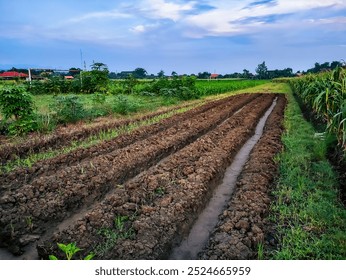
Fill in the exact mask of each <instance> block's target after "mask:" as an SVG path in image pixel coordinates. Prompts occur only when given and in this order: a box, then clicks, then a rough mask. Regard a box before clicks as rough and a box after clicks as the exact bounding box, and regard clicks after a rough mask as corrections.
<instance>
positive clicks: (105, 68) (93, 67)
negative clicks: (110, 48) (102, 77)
mask: <svg viewBox="0 0 346 280" xmlns="http://www.w3.org/2000/svg"><path fill="white" fill-rule="evenodd" d="M90 67H91V70H97V71H107V72H108V66H107V65H106V64H104V63H102V62H93V64H91V65H90Z"/></svg>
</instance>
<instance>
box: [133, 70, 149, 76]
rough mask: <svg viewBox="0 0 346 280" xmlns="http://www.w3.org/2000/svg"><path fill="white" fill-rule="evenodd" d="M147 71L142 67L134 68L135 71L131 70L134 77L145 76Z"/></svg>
mask: <svg viewBox="0 0 346 280" xmlns="http://www.w3.org/2000/svg"><path fill="white" fill-rule="evenodd" d="M147 74H148V72H147V70H145V69H144V68H136V69H135V71H133V76H134V77H135V78H136V79H143V78H145V77H146V76H147Z"/></svg>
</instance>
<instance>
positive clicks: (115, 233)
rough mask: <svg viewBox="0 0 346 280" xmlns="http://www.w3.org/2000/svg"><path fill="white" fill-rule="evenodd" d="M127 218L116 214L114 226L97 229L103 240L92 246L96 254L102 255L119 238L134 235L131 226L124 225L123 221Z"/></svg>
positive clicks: (127, 218)
mask: <svg viewBox="0 0 346 280" xmlns="http://www.w3.org/2000/svg"><path fill="white" fill-rule="evenodd" d="M129 219H130V218H129V217H128V216H121V215H118V216H116V218H115V219H114V228H102V229H100V230H99V231H98V234H100V235H102V236H103V238H104V241H103V242H100V243H99V244H98V245H97V247H96V248H94V251H95V253H96V255H98V256H100V257H102V256H104V255H105V254H106V253H107V252H108V251H109V250H111V249H112V248H113V247H114V245H115V244H116V243H117V241H118V240H119V239H126V238H132V237H133V236H134V234H135V233H134V230H133V228H132V227H131V228H126V227H125V222H126V221H128V220H129Z"/></svg>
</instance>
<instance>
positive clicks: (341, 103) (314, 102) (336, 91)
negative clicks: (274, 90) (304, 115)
mask: <svg viewBox="0 0 346 280" xmlns="http://www.w3.org/2000/svg"><path fill="white" fill-rule="evenodd" d="M289 84H290V86H291V88H292V90H293V92H294V93H295V94H297V95H299V96H300V97H301V99H302V100H303V102H304V103H305V104H306V105H308V106H309V107H310V108H312V109H313V111H314V112H315V113H316V114H317V115H318V116H320V117H322V118H323V119H324V120H325V121H326V123H327V131H329V132H330V133H333V134H335V135H336V137H337V139H338V143H339V145H340V146H341V147H342V148H343V150H344V151H345V152H346V131H345V128H346V70H345V69H343V68H340V67H339V68H336V69H335V70H333V71H331V72H326V73H321V74H315V75H307V76H304V77H300V78H296V79H292V80H290V82H289Z"/></svg>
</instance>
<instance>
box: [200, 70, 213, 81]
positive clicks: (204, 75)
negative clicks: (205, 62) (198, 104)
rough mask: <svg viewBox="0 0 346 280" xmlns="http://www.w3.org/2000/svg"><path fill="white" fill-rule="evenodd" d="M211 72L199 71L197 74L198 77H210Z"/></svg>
mask: <svg viewBox="0 0 346 280" xmlns="http://www.w3.org/2000/svg"><path fill="white" fill-rule="evenodd" d="M210 75H211V73H209V72H206V71H204V72H203V73H201V72H199V73H198V75H197V78H198V79H209V78H210Z"/></svg>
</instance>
